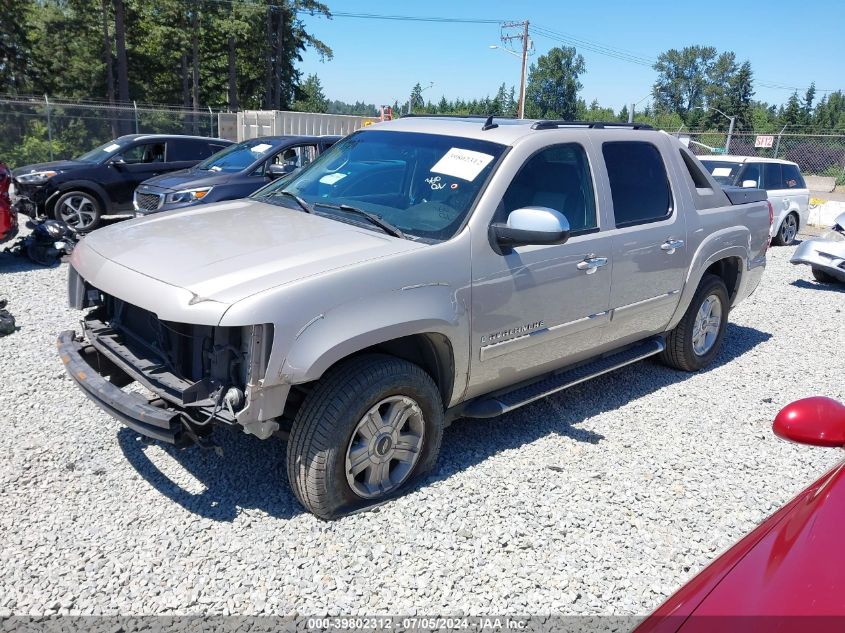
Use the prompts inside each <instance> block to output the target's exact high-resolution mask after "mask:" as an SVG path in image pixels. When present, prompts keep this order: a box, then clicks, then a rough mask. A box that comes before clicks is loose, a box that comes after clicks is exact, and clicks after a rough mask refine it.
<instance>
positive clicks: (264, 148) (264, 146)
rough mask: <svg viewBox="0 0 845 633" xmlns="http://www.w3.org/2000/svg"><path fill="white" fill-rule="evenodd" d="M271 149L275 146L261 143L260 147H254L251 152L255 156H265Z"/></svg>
mask: <svg viewBox="0 0 845 633" xmlns="http://www.w3.org/2000/svg"><path fill="white" fill-rule="evenodd" d="M271 147H273V146H272V145H270V144H269V143H259V144H258V145H253V146H252V149H250V150H249V151H251V152H252V153H253V154H263V153H264V152H266V151H267V150H268V149H270V148H271Z"/></svg>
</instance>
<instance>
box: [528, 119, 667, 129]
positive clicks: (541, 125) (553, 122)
mask: <svg viewBox="0 0 845 633" xmlns="http://www.w3.org/2000/svg"><path fill="white" fill-rule="evenodd" d="M559 127H586V128H590V129H602V128H608V127H611V128H616V127H618V128H628V129H631V130H653V129H654V128H653V127H652V126H650V125H649V124H648V123H625V122H623V121H567V120H565V119H545V120H543V121H536V122H535V123H534V124H532V125H531V129H532V130H554V129H557V128H559Z"/></svg>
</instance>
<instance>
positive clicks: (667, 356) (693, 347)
mask: <svg viewBox="0 0 845 633" xmlns="http://www.w3.org/2000/svg"><path fill="white" fill-rule="evenodd" d="M729 308H730V304H729V299H728V289H727V287H726V286H725V282H724V281H722V279H721V277H718V276H716V275H710V274H708V275H704V277H703V278H702V279H701V283H700V284H699V285H698V290H696V291H695V295H694V296H693V298H692V301H691V302H690V305H689V307H688V308H687V311H686V313H684V316H683V318H682V319H681V322H680V323H678V325H677V326H676V327H675V329H674V330H672V331H671V332H669V334H668V335H667V337H666V349H665V350H663V353H662V354H661V355H660V360H662V361H663V362H664V363H665V364H666V365H669V366H670V367H674V368H675V369H681V370H683V371H698V370H699V369H702V368H703V367H706V366H707V365H709V364H710V362H711V361H712V360H713V358H714V357H715V356H716V354H718V353H719V348H720V347H721V345H722V339H723V338H724V337H725V328H726V327H727V324H728V311H729Z"/></svg>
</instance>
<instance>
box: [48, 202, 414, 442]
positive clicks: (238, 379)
mask: <svg viewBox="0 0 845 633" xmlns="http://www.w3.org/2000/svg"><path fill="white" fill-rule="evenodd" d="M272 200H273V203H272V204H271V203H268V202H262V201H259V200H249V199H247V200H234V201H230V202H221V203H216V204H214V205H208V206H204V207H197V208H196V209H191V210H186V211H181V212H178V213H177V212H172V213H161V214H156V215H154V216H151V217H148V218H140V219H136V220H131V221H129V222H123V223H119V224H115V225H113V226H110V227H106V228H105V229H102V230H101V231H96V232H93V233H91V234H90V235H88V236H87V237H86V238H85V239H84V240H82V241H81V242H80V243H79V245H78V246H77V247H76V248H75V249H74V251H73V253H72V255H71V258H70V270H69V279H68V284H69V288H68V295H69V302H70V305H71V307H74V308H77V309H82V310H86V311H87V312H86V314H85V316H84V318H83V319H82V331H81V332H79V333H77V332H74V331H66V332H63V333H61V335H60V337H59V341H58V346H59V353H60V356H61V359H62V362H63V363H64V364H65V365H66V368H67V370H68V373H69V374H70V376H71V377H72V378H73V379H74V380H75V381H76V382H77V383H78V385H79V387H80V388H81V389H82V390H83V392H84V393H85V395H86V396H88V397H89V398H91V399H92V400H93V401H94V402H95V403H96V404H98V405H99V406H100V408H102V409H103V410H105V411H106V412H107V413H109V414H110V415H112V416H113V417H115V418H118V419H119V420H121V421H122V422H123V423H124V424H126V425H127V426H128V427H130V428H132V429H133V430H135V431H137V432H138V433H140V434H142V435H145V436H147V437H150V438H153V439H157V440H162V441H165V442H169V443H173V444H177V445H182V446H184V445H188V444H191V443H203V442H205V441H207V440H205V438H206V437H207V436H208V435H209V434H210V432H211V430H212V428H213V426H214V425H215V424H217V425H220V424H222V425H230V426H237V427H238V428H241V429H243V430H244V431H245V432H247V433H249V434H252V435H255V436H257V437H259V438H261V439H266V438H268V437H270V436H271V435H273V434H274V433H275V432H276V431H279V430H280V427H282V430H284V428H283V425H284V421H283V419H284V416H285V415H286V407H291V406H295V405H296V402H297V400H296V397H297V395H291V394H290V391H291V388H292V381H291V380H290V379H289V376H287V375H285V376H283V374H284V373H285V372H284V371H283V369H282V363H283V361H284V360H285V358H286V357H287V355H288V351H289V349H288V348H289V346H290V345H291V344H292V340H293V339H294V338H295V337H294V336H293V335H295V334H296V333H297V332H299V331H300V329H302V327H303V324H302V323H299V322H298V320H297V319H299V318H304V317H303V316H302V312H300V309H307V310H309V311H313V314H310V312H309V316H308V318H309V319H310V318H311V317H313V316H314V314H319V313H320V312H321V311H323V310H325V307H326V306H327V305H330V302H331V301H333V300H335V297H338V298H339V297H340V294H339V293H338V292H335V291H331V290H323V289H321V287H320V285H319V283H318V282H317V281H316V280H317V279H318V278H320V277H328V276H330V275H327V274H326V273H329V272H331V271H347V270H349V269H350V267H352V266H354V265H355V264H359V263H361V262H364V261H369V260H378V259H379V258H383V257H386V256H390V255H392V254H397V253H403V252H408V251H412V250H418V249H420V248H422V245H421V244H417V243H414V242H413V241H409V240H401V239H394V238H390V237H389V236H386V235H384V234H381V233H380V232H377V231H373V230H371V229H369V228H363V227H362V226H357V225H351V224H349V223H343V222H337V221H334V220H330V219H328V218H324V217H319V216H316V215H310V214H307V213H304V212H303V211H302V210H300V209H299V207H298V206H297V203H296V202H295V201H294V200H293V199H292V198H290V197H288V196H282V197H275V198H273V199H272ZM303 279H308V280H309V283H308V286H309V288H312V289H313V291H310V292H308V293H307V294H308V297H309V300H310V301H313V306H312V305H310V304H309V303H308V302H306V301H305V300H302V299H299V298H294V296H293V294H292V293H293V291H294V290H296V289H297V288H299V287H301V286H302V284H297V283H296V282H299V281H301V280H303ZM268 294H269V295H272V296H270V297H269V298H268ZM338 300H339V299H338ZM292 306H296V308H297V309H296V310H294V309H293V308H292ZM280 327H281V328H282V330H281V335H279V332H278V328H280ZM274 338H275V339H276V341H275V344H274ZM288 373H289V372H288ZM139 386H140V388H139ZM289 395H290V397H289Z"/></svg>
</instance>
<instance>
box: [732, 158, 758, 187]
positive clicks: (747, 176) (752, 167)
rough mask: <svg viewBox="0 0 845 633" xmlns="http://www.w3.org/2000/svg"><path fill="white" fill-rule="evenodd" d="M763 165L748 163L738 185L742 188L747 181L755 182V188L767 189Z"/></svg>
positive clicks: (738, 180) (738, 179)
mask: <svg viewBox="0 0 845 633" xmlns="http://www.w3.org/2000/svg"><path fill="white" fill-rule="evenodd" d="M760 167H761V165H760V164H759V163H748V164H747V165H746V166H745V167H744V168H743V170H742V175H741V177H740V178H737V182H736V184H737V185H739V186H742V183H744V182H745V181H746V180H753V181H754V182H755V183H757V184H755V185H754V186H755V187H759V188H761V189H764V188H765V185H764V184H763V173H762V171H761V169H760Z"/></svg>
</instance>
